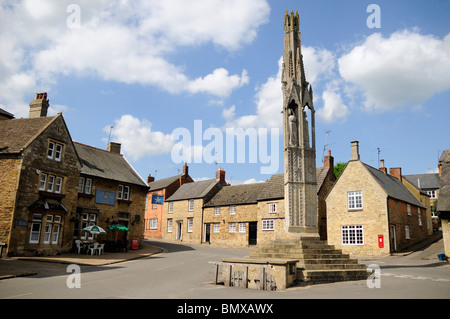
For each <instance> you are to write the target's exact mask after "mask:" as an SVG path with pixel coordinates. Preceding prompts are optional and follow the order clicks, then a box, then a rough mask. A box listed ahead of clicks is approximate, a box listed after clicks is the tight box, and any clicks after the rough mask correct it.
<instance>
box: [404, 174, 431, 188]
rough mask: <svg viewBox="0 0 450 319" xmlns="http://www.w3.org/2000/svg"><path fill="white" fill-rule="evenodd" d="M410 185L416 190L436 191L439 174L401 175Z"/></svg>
mask: <svg viewBox="0 0 450 319" xmlns="http://www.w3.org/2000/svg"><path fill="white" fill-rule="evenodd" d="M403 177H404V178H406V179H407V180H408V181H409V182H410V183H411V184H413V185H414V186H415V187H416V188H418V189H438V188H439V174H437V173H436V174H414V175H403Z"/></svg>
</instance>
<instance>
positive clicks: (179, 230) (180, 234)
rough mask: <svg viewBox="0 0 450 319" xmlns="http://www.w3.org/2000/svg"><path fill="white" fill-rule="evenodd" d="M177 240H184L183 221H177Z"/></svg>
mask: <svg viewBox="0 0 450 319" xmlns="http://www.w3.org/2000/svg"><path fill="white" fill-rule="evenodd" d="M177 239H179V240H182V239H183V221H181V220H179V221H177Z"/></svg>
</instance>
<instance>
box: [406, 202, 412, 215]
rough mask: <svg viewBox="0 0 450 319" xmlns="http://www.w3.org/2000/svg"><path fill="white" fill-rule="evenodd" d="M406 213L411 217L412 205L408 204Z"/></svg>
mask: <svg viewBox="0 0 450 319" xmlns="http://www.w3.org/2000/svg"><path fill="white" fill-rule="evenodd" d="M406 212H407V213H408V215H411V205H410V204H406Z"/></svg>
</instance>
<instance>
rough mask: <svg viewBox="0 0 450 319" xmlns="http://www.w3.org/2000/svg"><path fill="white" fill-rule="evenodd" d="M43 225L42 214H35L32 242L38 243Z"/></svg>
mask: <svg viewBox="0 0 450 319" xmlns="http://www.w3.org/2000/svg"><path fill="white" fill-rule="evenodd" d="M41 226H42V214H33V217H32V223H31V231H30V244H38V243H39V238H40V237H41Z"/></svg>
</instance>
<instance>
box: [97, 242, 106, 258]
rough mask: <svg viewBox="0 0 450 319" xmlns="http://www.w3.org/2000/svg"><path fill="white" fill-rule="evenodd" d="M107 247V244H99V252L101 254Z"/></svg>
mask: <svg viewBox="0 0 450 319" xmlns="http://www.w3.org/2000/svg"><path fill="white" fill-rule="evenodd" d="M104 247H105V244H98V247H97V252H98V254H99V255H101V254H103V248H104Z"/></svg>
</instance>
